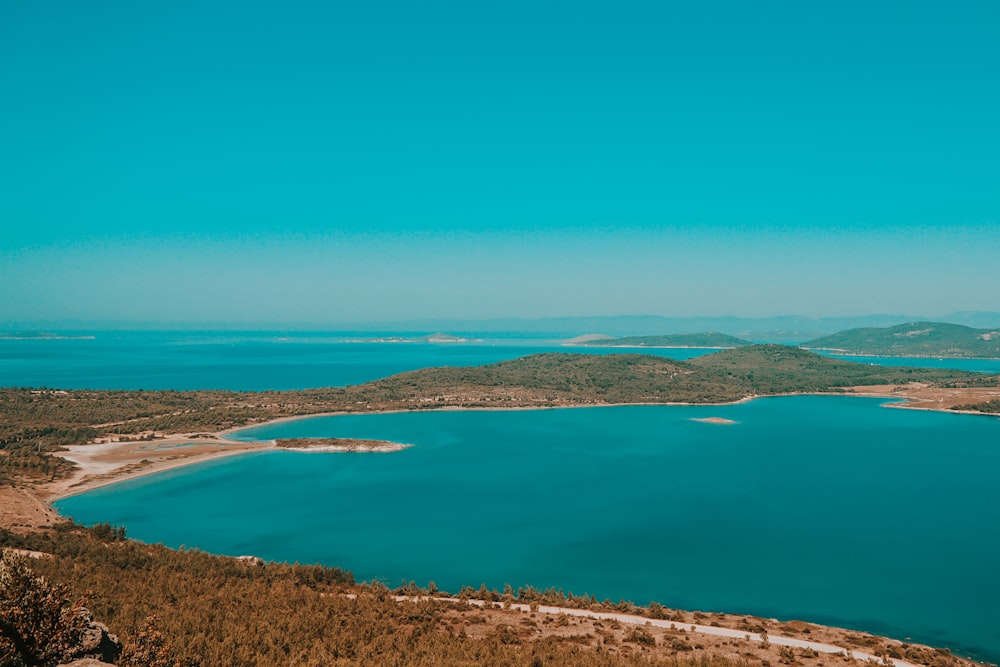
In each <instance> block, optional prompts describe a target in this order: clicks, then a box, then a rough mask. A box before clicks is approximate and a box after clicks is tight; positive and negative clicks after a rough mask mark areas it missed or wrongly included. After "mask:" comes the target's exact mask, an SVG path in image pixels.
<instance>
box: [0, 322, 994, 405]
mask: <svg viewBox="0 0 1000 667" xmlns="http://www.w3.org/2000/svg"><path fill="white" fill-rule="evenodd" d="M379 335H380V334H372V333H354V334H351V333H344V332H338V333H333V334H323V333H275V332H241V333H216V332H207V333H206V332H166V333H165V332H99V333H96V334H94V336H95V337H94V338H93V339H88V340H76V339H69V340H5V339H0V386H3V387H50V388H60V389H178V390H184V389H231V390H237V391H262V390H268V389H306V388H309V387H331V386H344V385H349V384H358V383H362V382H367V381H369V380H375V379H378V378H382V377H386V376H387V375H392V374H395V373H401V372H403V371H410V370H415V369H418V368H426V367H429V366H475V365H480V364H488V363H494V362H497V361H503V360H506V359H514V358H517V357H521V356H524V355H527V354H535V353H538V352H579V353H587V354H620V353H623V352H624V353H642V354H656V355H660V356H665V357H669V358H672V359H681V360H683V359H690V358H693V357H696V356H700V355H702V354H707V353H709V352H714V351H715V350H698V349H655V348H643V349H620V348H600V347H580V346H573V347H567V346H564V345H561V344H560V343H559V342H558V341H555V340H547V339H543V338H526V337H520V338H518V337H510V336H503V335H500V334H490V335H488V336H486V337H485V338H484V339H483V340H482V341H481V342H474V343H438V344H431V343H359V342H350V341H354V340H358V339H363V338H372V337H377V336H379ZM381 335H385V336H388V335H400V334H398V333H394V334H381ZM402 335H404V336H407V335H409V336H419V335H422V334H421V333H415V334H402ZM478 335H481V334H478ZM831 356H837V355H831ZM838 358H847V359H851V360H853V361H859V362H861V363H876V364H883V365H890V366H892V365H909V366H928V367H932V368H958V369H963V370H972V371H979V372H989V373H1000V360H997V359H944V360H937V359H901V358H894V357H843V356H839V357H838Z"/></svg>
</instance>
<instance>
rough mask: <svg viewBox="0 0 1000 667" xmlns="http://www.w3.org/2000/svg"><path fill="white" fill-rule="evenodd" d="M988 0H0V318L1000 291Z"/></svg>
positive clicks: (383, 316) (429, 313) (661, 310)
mask: <svg viewBox="0 0 1000 667" xmlns="http://www.w3.org/2000/svg"><path fill="white" fill-rule="evenodd" d="M998 31H1000V3H997V2H993V1H985V0H984V1H983V2H962V1H956V2H948V3H943V2H872V1H870V0H869V1H864V2H851V1H844V0H837V1H830V2H809V1H802V0H796V1H788V2H767V1H763V2H743V1H731V2H721V1H715V2H713V1H706V2H688V3H672V2H665V1H664V2H648V3H639V2H606V3H598V2H586V1H581V0H576V1H573V2H537V1H533V2H517V1H511V0H504V1H503V2H464V1H463V2H451V3H446V2H402V1H400V2H381V1H378V0H372V1H366V2H253V1H246V0H245V1H241V2H232V3H225V2H185V1H178V0H170V1H169V2H156V1H149V2H99V1H98V2H78V1H76V0H66V1H57V0H46V1H45V2H36V1H33V0H30V1H29V0H25V1H23V2H22V1H20V0H7V1H6V2H3V3H0V223H2V224H0V229H2V231H0V234H2V236H0V327H3V326H5V325H6V326H14V327H17V326H22V325H32V324H39V323H43V324H44V323H51V322H55V323H58V322H63V321H73V320H85V321H109V322H110V321H115V322H123V321H125V322H140V323H155V322H164V323H170V322H178V321H183V322H203V323H206V324H220V323H221V324H227V323H229V324H234V325H250V324H281V323H294V324H311V325H316V326H326V325H329V326H338V325H344V324H350V323H355V322H363V321H392V320H403V319H408V318H416V317H440V318H451V317H455V318H491V317H506V316H523V317H540V316H545V315H614V314H626V313H636V314H638V313H648V314H658V315H677V316H690V315H724V314H730V315H745V316H767V315H775V314H783V313H794V314H803V315H814V316H823V315H849V314H868V313H879V312H882V313H901V314H914V315H917V314H919V315H935V314H943V313H947V312H950V311H954V310H993V311H1000V39H998V38H997V34H998Z"/></svg>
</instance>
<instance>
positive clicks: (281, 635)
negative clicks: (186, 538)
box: [0, 525, 761, 667]
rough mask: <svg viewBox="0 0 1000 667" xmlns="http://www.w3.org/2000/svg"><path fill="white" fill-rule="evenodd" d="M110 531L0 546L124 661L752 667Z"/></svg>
mask: <svg viewBox="0 0 1000 667" xmlns="http://www.w3.org/2000/svg"><path fill="white" fill-rule="evenodd" d="M109 534H110V535H116V531H114V530H107V529H106V530H104V531H102V532H100V533H99V534H97V533H95V531H93V530H86V529H82V528H79V527H75V526H68V525H67V526H64V527H62V528H61V529H60V530H54V531H48V532H45V533H35V534H30V535H22V536H16V535H13V534H11V533H8V532H5V531H0V546H5V547H17V548H22V549H33V550H37V551H40V552H43V553H45V554H51V557H42V558H39V559H38V560H36V561H34V562H33V563H32V568H34V569H35V570H36V571H37V572H38V573H39V574H41V575H42V576H44V577H45V578H46V579H47V580H50V581H53V582H58V583H57V584H55V585H56V586H64V585H68V584H69V583H73V584H74V585H75V587H76V588H77V589H87V590H89V591H90V595H89V602H88V607H89V609H90V610H91V612H93V614H94V616H95V617H96V618H98V619H99V620H101V621H102V622H104V623H106V624H107V625H108V626H109V627H110V628H111V629H112V630H113V631H115V632H117V633H118V634H119V636H120V637H121V639H122V643H123V644H124V647H125V650H124V652H123V653H122V656H121V658H120V659H119V664H128V665H138V664H145V665H167V664H180V665H184V666H194V665H205V666H208V665H302V666H309V665H317V666H319V665H323V666H329V665H428V666H430V665H435V666H438V665H441V666H446V665H511V666H515V665H518V666H519V665H524V666H525V667H527V666H534V665H583V666H586V665H607V666H619V665H620V666H626V665H664V666H670V667H743V666H744V665H748V664H750V663H747V662H746V661H744V660H741V659H731V658H727V657H725V656H722V655H702V656H700V657H699V658H698V660H696V661H695V660H692V661H687V660H683V661H680V662H678V661H677V660H675V659H671V660H655V659H650V657H649V656H644V655H631V656H629V655H623V654H621V653H620V652H617V653H610V652H608V651H604V650H598V649H597V648H595V647H594V646H590V645H587V644H586V643H581V642H579V641H576V640H573V639H561V638H559V637H548V638H542V639H529V638H527V637H526V636H523V635H522V634H521V633H519V632H518V631H517V630H515V629H513V628H511V627H510V626H498V627H497V628H496V629H495V630H494V631H491V632H488V633H486V634H485V635H484V636H480V637H473V636H471V633H470V634H467V633H466V632H465V627H466V625H469V624H475V623H477V622H480V619H481V616H480V614H479V612H477V611H476V610H475V609H474V608H469V607H466V606H464V605H459V608H460V609H461V611H460V612H459V613H460V614H461V615H462V616H467V617H468V621H467V622H460V623H458V624H456V623H455V622H454V620H453V619H452V620H446V619H445V615H446V614H448V613H449V612H450V613H451V615H452V616H453V617H454V615H455V610H456V606H455V604H454V603H448V602H440V601H433V600H429V601H425V602H415V603H406V604H400V603H398V602H397V601H396V600H395V599H394V597H393V592H392V591H390V590H389V589H387V588H385V587H384V586H380V585H374V586H369V585H361V586H359V585H355V584H354V583H353V580H352V577H351V575H350V573H349V572H344V571H342V570H337V569H333V568H325V567H320V566H304V565H281V564H273V563H267V564H263V563H259V562H257V561H240V560H238V559H234V558H225V557H219V556H211V555H208V554H204V553H200V552H194V551H186V552H185V551H172V550H170V549H166V548H164V547H162V546H155V545H144V544H140V543H137V542H132V541H129V540H122V539H116V538H114V537H112V538H108V537H107V536H108V535H109ZM60 590H65V588H61V589H60ZM491 593H493V594H494V595H498V594H496V593H494V592H491ZM175 661H176V662H175ZM4 664H7V663H4ZM10 664H15V663H10ZM753 664H755V665H757V666H759V665H760V664H761V663H760V662H759V661H758V662H755V663H753Z"/></svg>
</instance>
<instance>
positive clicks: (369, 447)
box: [274, 438, 413, 452]
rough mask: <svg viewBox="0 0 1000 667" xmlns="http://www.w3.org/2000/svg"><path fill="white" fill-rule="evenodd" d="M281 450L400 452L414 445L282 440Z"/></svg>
mask: <svg viewBox="0 0 1000 667" xmlns="http://www.w3.org/2000/svg"><path fill="white" fill-rule="evenodd" d="M274 444H275V446H276V447H278V448H279V449H288V450H294V451H303V452H398V451H400V450H402V449H406V448H407V447H412V446H413V445H406V444H403V443H401V442H389V441H388V440H359V439H357V438H282V439H279V440H275V441H274Z"/></svg>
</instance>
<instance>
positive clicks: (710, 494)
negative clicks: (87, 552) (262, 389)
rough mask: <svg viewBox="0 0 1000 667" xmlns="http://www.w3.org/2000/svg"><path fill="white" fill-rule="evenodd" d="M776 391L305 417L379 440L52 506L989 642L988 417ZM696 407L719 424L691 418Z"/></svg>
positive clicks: (926, 637) (988, 654)
mask: <svg viewBox="0 0 1000 667" xmlns="http://www.w3.org/2000/svg"><path fill="white" fill-rule="evenodd" d="M880 403H881V402H880V401H879V400H877V399H867V398H850V397H816V396H799V397H783V398H768V399H760V400H756V401H752V402H750V403H745V404H740V405H729V406H714V407H668V406H629V407H611V408H579V409H559V410H538V411H513V412H488V411H478V412H456V411H449V412H424V413H397V414H383V415H351V416H338V417H319V418H309V419H303V420H299V421H293V422H284V423H280V424H275V425H270V426H264V427H259V428H254V429H248V430H244V431H241V432H240V433H239V434H238V437H240V438H242V439H247V440H252V439H264V438H274V437H302V436H340V437H357V438H373V439H387V440H396V441H400V442H406V443H411V444H413V445H414V446H413V447H411V448H409V449H406V450H403V451H400V452H395V453H385V454H321V453H298V452H275V451H271V452H263V453H255V454H249V455H245V456H239V457H235V458H230V459H225V460H220V461H214V462H209V463H205V464H202V465H198V466H193V467H189V468H186V469H182V470H176V471H170V472H166V473H162V474H159V475H155V476H150V477H146V478H142V479H138V480H133V481H130V482H126V483H122V484H118V485H114V486H111V487H106V488H103V489H99V490H96V491H93V492H90V493H87V494H84V495H80V496H76V497H72V498H68V499H65V500H62V501H60V502H59V503H57V506H58V508H59V510H60V511H61V512H63V513H66V514H69V515H70V516H73V517H74V518H76V519H77V520H79V521H82V522H84V523H95V522H103V521H107V522H111V523H114V524H120V525H124V526H126V527H127V528H128V533H129V535H130V536H132V537H135V538H138V539H141V540H145V541H150V542H164V543H166V544H167V545H170V546H175V547H176V546H180V545H186V546H188V547H197V548H200V549H204V550H207V551H211V552H216V553H225V554H233V555H239V554H255V555H258V556H261V557H263V558H267V559H275V560H284V561H300V562H321V563H325V564H328V565H335V566H339V567H343V568H346V569H350V570H352V571H353V572H354V573H355V576H356V577H358V578H359V579H365V580H370V579H380V580H383V581H385V582H387V583H388V584H389V585H391V586H395V585H398V584H399V583H400V582H401V581H402V580H415V581H416V582H417V583H419V584H425V583H426V582H428V581H434V582H435V583H436V584H437V585H438V586H439V587H441V588H443V589H446V590H452V591H455V590H457V589H458V588H459V587H460V586H461V585H464V584H469V585H474V586H478V585H479V583H486V584H487V585H488V586H491V587H498V588H499V587H502V586H503V585H504V584H505V583H510V584H511V585H513V586H514V587H515V588H516V587H518V586H524V585H532V586H535V587H542V588H546V587H549V586H555V587H558V588H562V589H563V590H565V591H573V592H575V593H577V594H581V593H591V594H594V595H596V596H597V597H598V598H600V599H604V598H611V599H612V600H618V599H621V598H625V599H630V600H633V601H635V602H639V603H645V602H648V601H650V600H657V601H659V602H661V603H663V604H666V605H670V606H674V607H680V608H686V609H701V610H726V611H732V612H741V613H753V614H759V615H764V616H769V617H770V616H774V617H779V618H802V619H807V620H812V621H816V622H825V623H832V624H836V625H843V626H848V627H853V628H858V629H864V630H869V631H873V632H879V633H884V634H888V635H892V636H896V637H899V638H906V637H912V638H913V639H914V640H918V641H924V642H928V643H931V644H934V645H938V646H950V647H952V648H953V649H954V650H957V651H961V652H963V653H967V654H973V655H976V656H979V657H982V658H987V659H991V660H993V661H996V660H997V658H998V657H1000V606H998V605H997V604H996V601H997V600H1000V576H998V575H997V569H996V567H997V563H1000V533H998V531H997V530H996V527H997V526H998V525H1000V485H998V484H997V473H998V471H1000V420H997V419H993V418H985V417H973V416H967V415H952V414H941V413H932V412H917V411H906V410H896V409H886V408H881V407H879V406H880ZM708 416H718V417H724V418H729V419H733V420H736V421H737V422H738V423H737V424H733V425H716V424H706V423H700V422H696V421H692V418H697V417H708Z"/></svg>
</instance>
